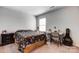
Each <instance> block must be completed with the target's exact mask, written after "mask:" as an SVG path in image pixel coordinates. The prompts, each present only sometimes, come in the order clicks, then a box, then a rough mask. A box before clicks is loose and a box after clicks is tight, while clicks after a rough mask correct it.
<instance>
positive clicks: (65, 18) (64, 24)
mask: <svg viewBox="0 0 79 59" xmlns="http://www.w3.org/2000/svg"><path fill="white" fill-rule="evenodd" d="M42 17H46V19H47V24H46V25H47V26H46V28H47V30H48V29H49V28H51V29H52V30H53V26H56V27H57V28H58V29H61V30H62V31H63V32H65V29H66V28H70V29H71V37H72V39H73V41H74V45H76V46H79V7H73V6H72V7H63V8H61V9H58V10H55V11H52V12H50V13H48V14H44V15H41V16H38V17H37V22H38V19H40V18H42ZM37 25H38V24H37Z"/></svg>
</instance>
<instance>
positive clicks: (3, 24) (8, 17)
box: [0, 7, 36, 32]
mask: <svg viewBox="0 0 79 59" xmlns="http://www.w3.org/2000/svg"><path fill="white" fill-rule="evenodd" d="M5 29H6V30H7V31H9V32H10V31H16V30H19V29H32V30H35V29H36V19H35V16H32V15H30V14H25V13H22V12H20V11H16V10H13V9H8V8H4V7H0V32H1V31H2V30H5Z"/></svg>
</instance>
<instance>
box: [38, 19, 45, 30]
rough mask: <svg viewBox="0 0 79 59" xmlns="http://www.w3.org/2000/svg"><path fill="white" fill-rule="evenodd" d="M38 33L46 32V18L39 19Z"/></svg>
mask: <svg viewBox="0 0 79 59" xmlns="http://www.w3.org/2000/svg"><path fill="white" fill-rule="evenodd" d="M39 31H46V18H42V19H39Z"/></svg>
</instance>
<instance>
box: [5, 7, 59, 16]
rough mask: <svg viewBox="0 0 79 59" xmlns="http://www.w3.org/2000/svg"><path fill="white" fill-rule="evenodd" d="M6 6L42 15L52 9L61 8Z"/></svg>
mask: <svg viewBox="0 0 79 59" xmlns="http://www.w3.org/2000/svg"><path fill="white" fill-rule="evenodd" d="M6 8H9V9H13V10H17V11H21V12H23V13H28V14H31V15H35V16H37V15H40V14H43V13H45V12H48V11H50V10H54V9H57V8H59V7H58V6H6Z"/></svg>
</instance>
